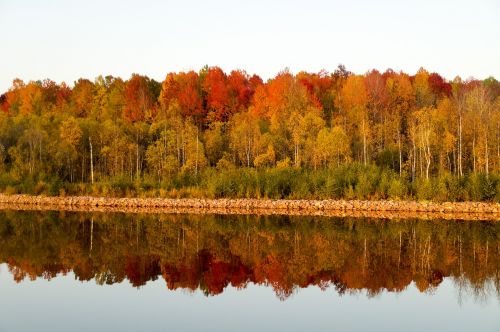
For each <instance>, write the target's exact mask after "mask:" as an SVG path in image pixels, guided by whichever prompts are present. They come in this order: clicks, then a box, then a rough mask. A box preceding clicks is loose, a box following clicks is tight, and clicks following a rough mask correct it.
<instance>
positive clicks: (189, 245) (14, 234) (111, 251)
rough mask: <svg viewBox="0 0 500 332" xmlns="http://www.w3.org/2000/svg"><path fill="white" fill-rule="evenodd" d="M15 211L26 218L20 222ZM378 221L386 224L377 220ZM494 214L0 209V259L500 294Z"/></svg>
mask: <svg viewBox="0 0 500 332" xmlns="http://www.w3.org/2000/svg"><path fill="white" fill-rule="evenodd" d="M19 218H22V220H23V222H18V221H19ZM381 223H382V224H381ZM499 227H500V226H499V224H498V223H494V222H493V223H475V222H472V223H459V222H455V221H443V220H439V221H423V220H401V221H399V222H390V223H385V222H383V221H380V220H379V221H376V222H375V221H373V220H369V219H328V218H324V219H323V218H320V219H318V218H308V217H277V216H274V217H257V216H253V217H251V218H249V217H248V216H206V215H203V216H196V215H190V216H189V217H186V216H181V215H165V214H164V215H154V216H153V215H151V216H144V215H142V216H138V215H135V216H132V215H123V214H120V215H119V216H118V215H113V214H93V215H92V216H89V215H84V214H74V213H65V214H64V215H63V212H61V214H60V215H58V214H57V213H56V214H53V213H52V214H50V215H49V214H39V213H33V212H16V213H15V214H9V213H8V212H5V213H1V214H0V245H1V247H2V251H1V252H0V263H6V264H7V265H8V269H9V271H10V273H11V274H12V277H13V278H14V279H15V280H16V281H17V282H21V281H23V280H25V279H31V280H35V279H37V278H45V279H51V278H53V277H55V276H57V275H59V274H66V273H69V272H70V271H72V272H73V273H74V274H75V276H76V278H77V279H78V280H82V281H83V280H91V279H94V280H95V281H96V282H97V283H98V284H113V283H119V282H122V281H124V280H127V281H128V282H129V283H130V284H131V285H132V286H134V287H139V286H143V285H145V284H146V283H148V282H150V281H154V280H156V279H158V278H161V279H163V282H164V283H165V288H168V289H171V290H176V289H186V290H189V291H195V290H201V291H202V292H204V293H205V294H206V295H207V296H209V295H217V294H221V293H222V292H224V291H225V289H226V288H227V287H235V288H245V287H246V286H247V285H249V284H257V285H264V286H269V287H272V288H273V289H274V291H275V292H276V296H277V297H278V298H280V299H282V300H284V299H286V298H288V297H289V296H291V295H292V294H293V293H294V292H295V291H297V290H299V289H300V288H305V287H309V286H315V287H319V288H321V289H322V290H326V289H327V288H334V289H335V290H336V291H337V292H338V293H340V294H344V293H358V292H363V293H365V294H367V295H368V296H375V295H377V294H378V293H380V292H382V291H389V292H401V291H404V290H405V289H406V288H407V287H408V286H409V285H411V284H412V283H414V284H415V285H416V286H417V288H418V289H419V290H420V291H421V292H434V291H435V290H436V289H437V288H439V287H440V284H441V282H442V281H443V280H444V279H445V278H449V279H450V280H451V281H452V282H453V284H454V285H455V288H456V289H457V291H458V292H460V291H464V290H465V289H468V290H474V294H475V295H477V296H484V294H485V292H491V293H492V294H497V295H498V294H499V292H500V286H499V285H500V284H499V279H498V268H499V264H500V257H499V255H497V254H495V253H496V250H497V248H498V245H499V239H498V235H497V234H498V228H499Z"/></svg>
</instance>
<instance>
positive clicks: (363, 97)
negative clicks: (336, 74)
mask: <svg viewBox="0 0 500 332" xmlns="http://www.w3.org/2000/svg"><path fill="white" fill-rule="evenodd" d="M340 102H341V107H343V108H344V109H353V108H362V109H364V108H365V107H366V105H367V103H368V92H367V90H366V85H365V80H364V77H363V76H359V75H352V76H349V78H347V81H346V82H345V84H344V86H343V87H342V90H341V100H340Z"/></svg>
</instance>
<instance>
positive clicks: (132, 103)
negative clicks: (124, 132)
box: [123, 74, 154, 122]
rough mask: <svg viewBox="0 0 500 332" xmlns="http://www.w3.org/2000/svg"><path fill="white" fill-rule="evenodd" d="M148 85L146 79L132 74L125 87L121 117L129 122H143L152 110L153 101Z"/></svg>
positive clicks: (148, 80) (147, 79) (148, 81)
mask: <svg viewBox="0 0 500 332" xmlns="http://www.w3.org/2000/svg"><path fill="white" fill-rule="evenodd" d="M149 83H150V79H149V78H148V77H146V76H140V75H137V74H134V75H132V78H130V80H129V81H128V82H127V84H126V86H125V93H124V99H125V100H124V101H125V108H124V109H123V115H124V117H125V118H126V119H127V120H129V121H130V122H136V121H142V120H144V118H145V115H146V114H147V112H148V111H151V110H152V107H153V104H154V99H153V93H152V91H151V90H150V86H149Z"/></svg>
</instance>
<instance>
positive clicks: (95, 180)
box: [0, 65, 500, 202]
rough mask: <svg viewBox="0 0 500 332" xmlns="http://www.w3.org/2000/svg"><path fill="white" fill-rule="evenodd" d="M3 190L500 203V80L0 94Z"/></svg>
mask: <svg viewBox="0 0 500 332" xmlns="http://www.w3.org/2000/svg"><path fill="white" fill-rule="evenodd" d="M0 191H1V192H3V193H6V194H14V193H26V194H36V195H96V196H126V197H174V198H180V197H206V198H219V197H245V198H290V199H296V198H303V199H324V198H329V199H331V198H333V199H335V198H346V199H396V200H397V199H415V200H435V201H497V202H498V201H500V83H499V82H498V81H497V80H496V79H495V78H493V77H490V78H487V79H484V80H477V79H473V78H470V79H465V80H464V79H461V78H460V77H456V78H454V79H453V80H452V81H449V80H447V79H445V78H444V77H442V76H441V75H439V74H437V73H430V72H428V71H427V70H425V69H423V68H421V69H420V70H418V72H417V73H416V74H415V75H409V74H406V73H404V72H395V71H393V70H390V69H389V70H386V71H385V72H379V71H377V70H371V71H368V72H367V73H365V74H363V75H358V74H354V73H352V72H350V71H348V70H346V68H345V67H344V66H342V65H339V66H338V68H337V69H336V70H335V71H334V72H333V73H329V72H326V71H321V72H319V73H308V72H299V73H297V74H292V73H291V72H290V71H289V70H284V71H282V72H280V73H278V74H277V75H276V76H275V77H273V78H270V79H269V80H267V82H264V81H263V80H262V79H261V78H260V77H259V76H257V75H249V74H247V73H246V72H245V71H243V70H233V71H231V72H230V73H226V72H224V71H223V70H222V69H221V68H219V67H208V66H205V67H204V68H202V69H201V70H200V71H199V72H195V71H189V72H178V73H169V74H168V75H167V76H166V78H165V80H164V81H163V82H157V81H155V80H153V79H150V78H148V77H147V76H143V75H139V74H133V75H132V76H131V77H130V78H129V79H128V80H123V79H121V78H119V77H113V76H105V77H103V76H99V77H97V78H96V79H95V80H94V81H91V80H88V79H78V80H77V81H75V82H74V84H73V85H72V86H69V85H67V84H65V83H64V82H63V83H60V84H58V83H56V82H54V81H52V80H49V79H46V80H43V81H30V82H27V83H26V82H23V81H22V80H20V79H15V80H14V81H13V84H12V86H11V88H10V89H9V90H8V91H6V92H5V93H3V94H2V95H1V96H0Z"/></svg>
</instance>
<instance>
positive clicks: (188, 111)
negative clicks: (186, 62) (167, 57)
mask: <svg viewBox="0 0 500 332" xmlns="http://www.w3.org/2000/svg"><path fill="white" fill-rule="evenodd" d="M198 81H199V77H198V74H197V73H195V72H194V71H190V72H187V73H185V72H181V73H178V74H175V73H169V74H168V75H167V78H166V79H165V81H163V83H162V88H161V93H160V103H161V104H162V105H163V106H164V107H168V105H169V104H170V103H171V102H172V101H174V100H175V101H177V103H178V104H179V107H180V108H181V111H182V115H183V116H185V117H189V116H193V117H195V118H197V119H200V118H202V117H204V116H205V114H206V113H205V111H204V109H203V104H202V98H201V96H200V91H199V87H198Z"/></svg>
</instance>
